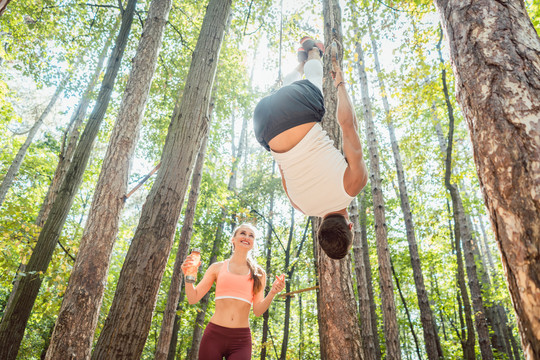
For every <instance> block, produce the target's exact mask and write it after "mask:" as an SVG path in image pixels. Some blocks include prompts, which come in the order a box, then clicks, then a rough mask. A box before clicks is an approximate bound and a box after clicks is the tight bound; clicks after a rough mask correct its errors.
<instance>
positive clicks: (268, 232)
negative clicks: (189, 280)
mask: <svg viewBox="0 0 540 360" xmlns="http://www.w3.org/2000/svg"><path fill="white" fill-rule="evenodd" d="M275 172H276V161H275V160H273V161H272V175H271V176H272V178H273V177H274V175H275ZM274 195H275V194H274V189H272V191H271V193H270V204H269V209H268V214H270V217H269V219H268V224H267V225H268V227H267V229H266V241H265V258H266V265H265V268H264V269H265V272H266V273H267V274H270V273H271V270H272V232H273V230H274V215H273V213H274ZM269 283H270V282H268V283H267V286H266V289H264V295H265V296H266V295H268V292H269V291H270V289H271V287H270V284H269ZM269 322H270V311H268V310H267V311H265V312H264V314H263V327H262V337H261V343H262V346H261V360H265V359H266V350H267V348H268V332H269Z"/></svg>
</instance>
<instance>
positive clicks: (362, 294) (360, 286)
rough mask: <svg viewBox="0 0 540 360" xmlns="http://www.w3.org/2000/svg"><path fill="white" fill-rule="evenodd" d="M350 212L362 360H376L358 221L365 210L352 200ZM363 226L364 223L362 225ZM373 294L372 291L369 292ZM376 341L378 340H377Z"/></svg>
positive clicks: (362, 229)
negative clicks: (362, 343)
mask: <svg viewBox="0 0 540 360" xmlns="http://www.w3.org/2000/svg"><path fill="white" fill-rule="evenodd" d="M364 195H365V192H363V191H362V195H361V196H360V198H361V200H360V202H362V201H363V200H364V199H363V197H364ZM349 209H350V210H351V215H350V219H351V221H352V223H353V229H354V238H353V254H354V270H355V273H356V287H357V291H358V300H359V301H358V302H359V305H358V308H359V314H360V330H361V334H362V339H363V340H364V347H363V349H364V359H365V360H376V359H378V358H377V352H376V346H377V347H378V345H379V342H378V341H375V338H376V337H377V338H378V336H377V334H376V332H377V331H376V329H373V328H372V325H373V321H371V309H370V293H369V291H368V286H370V285H371V284H368V282H367V280H366V278H367V276H366V271H367V270H366V269H367V267H366V264H365V263H364V257H363V250H364V249H363V244H362V231H365V227H364V228H362V226H361V224H360V221H359V213H360V211H363V212H364V216H365V211H366V208H365V207H364V206H361V207H359V206H358V205H357V201H356V198H354V199H353V201H352V202H351V205H350V207H349ZM364 225H365V223H364ZM371 293H373V291H372V292H371ZM377 340H378V339H377Z"/></svg>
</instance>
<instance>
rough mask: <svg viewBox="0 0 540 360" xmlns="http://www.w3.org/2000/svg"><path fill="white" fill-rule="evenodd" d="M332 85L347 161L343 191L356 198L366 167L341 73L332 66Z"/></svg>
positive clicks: (361, 185) (363, 184)
mask: <svg viewBox="0 0 540 360" xmlns="http://www.w3.org/2000/svg"><path fill="white" fill-rule="evenodd" d="M334 71H335V78H334V85H335V86H337V99H338V103H337V120H338V123H339V126H340V127H341V130H342V132H343V152H344V153H345V158H346V159H347V163H348V166H347V169H346V170H345V175H344V177H343V185H344V187H345V191H347V193H348V194H349V195H351V196H356V195H358V193H359V192H360V191H361V190H362V189H363V188H364V186H366V183H367V180H368V174H367V167H366V163H365V162H364V155H363V152H362V143H361V142H360V137H359V136H358V123H357V120H356V114H355V112H354V108H353V105H352V101H351V99H350V97H349V94H348V93H347V89H346V88H345V83H344V82H343V73H342V71H341V69H340V68H339V66H334Z"/></svg>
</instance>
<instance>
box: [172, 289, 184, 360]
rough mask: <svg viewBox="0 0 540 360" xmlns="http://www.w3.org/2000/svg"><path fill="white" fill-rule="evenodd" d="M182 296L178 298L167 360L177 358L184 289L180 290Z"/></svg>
mask: <svg viewBox="0 0 540 360" xmlns="http://www.w3.org/2000/svg"><path fill="white" fill-rule="evenodd" d="M179 292H180V296H179V297H178V306H177V308H176V314H174V324H173V328H172V335H171V341H170V342H169V349H168V354H167V360H174V358H175V357H176V345H177V344H178V331H179V330H180V316H179V315H178V312H179V311H181V309H182V302H183V301H184V296H185V294H186V293H185V291H184V288H183V287H181V288H180V291H179Z"/></svg>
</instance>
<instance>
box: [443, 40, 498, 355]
mask: <svg viewBox="0 0 540 360" xmlns="http://www.w3.org/2000/svg"><path fill="white" fill-rule="evenodd" d="M441 40H442V32H441ZM440 43H441V42H440V41H439V44H438V45H437V49H438V52H439V59H440V62H441V65H442V66H441V67H442V71H441V80H442V85H443V93H444V100H445V104H446V109H447V114H448V119H449V125H448V140H447V145H446V160H445V176H444V184H445V186H446V189H447V190H448V192H450V197H451V199H452V208H453V213H454V224H455V227H456V228H459V234H460V238H461V244H462V246H463V251H464V256H465V268H466V270H467V278H468V280H469V289H470V290H471V300H472V306H473V310H474V324H475V327H476V331H477V332H478V344H479V346H480V352H481V354H482V359H483V360H491V359H493V352H492V350H491V344H490V341H489V329H488V324H487V320H486V310H485V308H484V302H483V299H482V290H481V288H480V282H479V280H478V273H477V270H476V262H475V259H474V250H473V245H472V234H471V230H470V228H469V225H468V222H467V219H466V216H465V209H464V208H463V202H462V200H461V196H460V195H459V191H458V188H457V186H456V185H455V184H453V183H452V182H451V179H450V178H451V174H452V149H453V141H454V121H455V120H454V110H453V106H452V103H451V102H450V95H449V92H448V86H447V83H446V69H445V67H444V61H443V58H442V52H441V48H440Z"/></svg>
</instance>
